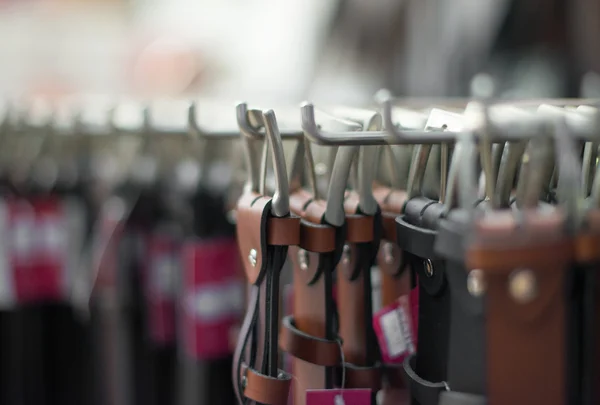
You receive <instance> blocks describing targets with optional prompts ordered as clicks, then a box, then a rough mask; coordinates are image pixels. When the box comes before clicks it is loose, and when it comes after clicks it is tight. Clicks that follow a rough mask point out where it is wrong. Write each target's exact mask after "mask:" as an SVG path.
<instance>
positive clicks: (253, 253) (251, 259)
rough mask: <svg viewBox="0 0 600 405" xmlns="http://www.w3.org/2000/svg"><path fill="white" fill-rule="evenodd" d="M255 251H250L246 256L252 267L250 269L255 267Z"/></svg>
mask: <svg viewBox="0 0 600 405" xmlns="http://www.w3.org/2000/svg"><path fill="white" fill-rule="evenodd" d="M256 255H257V252H256V249H250V254H249V255H248V261H249V262H250V264H251V265H252V267H254V266H256Z"/></svg>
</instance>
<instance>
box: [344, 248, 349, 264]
mask: <svg viewBox="0 0 600 405" xmlns="http://www.w3.org/2000/svg"><path fill="white" fill-rule="evenodd" d="M349 261H350V245H348V244H346V245H344V251H343V253H342V263H344V264H348V262H349Z"/></svg>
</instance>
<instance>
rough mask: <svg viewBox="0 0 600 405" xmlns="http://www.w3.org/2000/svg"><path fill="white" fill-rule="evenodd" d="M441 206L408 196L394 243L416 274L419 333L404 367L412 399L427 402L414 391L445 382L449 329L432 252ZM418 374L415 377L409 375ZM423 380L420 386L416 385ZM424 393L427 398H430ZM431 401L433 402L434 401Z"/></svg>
mask: <svg viewBox="0 0 600 405" xmlns="http://www.w3.org/2000/svg"><path fill="white" fill-rule="evenodd" d="M443 213H444V207H443V205H442V204H439V203H438V202H437V201H433V200H430V199H428V198H424V197H416V198H413V199H411V200H409V201H408V202H407V203H406V205H405V208H404V215H402V216H400V217H398V219H397V220H396V221H397V226H398V228H397V230H398V245H399V246H400V248H401V249H402V250H403V252H404V255H405V257H406V260H407V263H408V265H409V266H410V269H411V271H412V272H413V273H414V274H416V275H417V276H418V284H419V333H418V342H417V353H416V354H415V355H414V360H413V361H414V363H413V362H407V361H405V369H406V368H407V367H412V372H411V373H408V372H407V373H406V375H407V378H408V380H409V382H408V383H409V388H410V390H411V396H412V398H413V403H416V404H418V405H431V404H432V403H431V402H425V400H424V399H422V398H420V397H419V395H418V393H419V392H421V391H422V390H424V389H425V388H426V387H428V386H430V385H432V386H436V387H438V386H441V387H444V386H445V381H446V376H447V373H446V368H447V362H448V335H449V329H450V290H449V288H448V281H447V278H446V262H445V261H444V260H442V259H441V258H440V257H439V256H438V255H436V253H435V252H434V244H435V240H436V237H437V228H438V226H439V222H440V219H441V217H442V215H443ZM412 376H418V377H419V378H418V379H416V380H415V379H412V378H411V377H412ZM421 382H427V384H426V385H425V386H423V388H422V390H418V389H416V387H418V386H421V385H422V384H421ZM430 397H431V396H428V397H427V398H430ZM433 404H436V402H434V403H433Z"/></svg>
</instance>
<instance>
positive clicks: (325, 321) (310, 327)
mask: <svg viewBox="0 0 600 405" xmlns="http://www.w3.org/2000/svg"><path fill="white" fill-rule="evenodd" d="M290 208H291V210H292V212H294V213H295V214H296V215H299V216H300V217H301V218H302V220H301V223H300V243H299V246H297V247H291V248H290V249H289V258H290V261H291V262H292V268H293V272H294V273H293V287H294V305H293V308H294V309H293V315H292V316H289V317H285V318H284V319H283V322H282V325H281V326H282V328H281V334H280V341H279V345H280V347H281V349H282V350H283V351H285V352H286V353H289V354H290V355H291V356H292V370H293V371H292V372H293V374H294V375H295V376H296V377H297V379H296V384H295V387H294V403H295V404H296V405H303V404H305V403H306V390H307V389H325V388H333V386H334V371H335V366H337V365H339V363H340V347H339V345H340V343H339V340H338V337H337V319H336V318H335V304H334V300H333V270H334V268H335V264H336V263H337V262H338V260H339V258H340V256H341V252H342V248H343V241H344V235H345V231H346V228H345V227H340V228H336V227H333V226H330V225H328V224H326V223H325V221H324V213H325V208H326V204H325V202H324V201H321V200H313V196H312V194H310V193H308V192H306V191H304V190H298V191H296V192H294V193H293V194H292V195H291V196H290Z"/></svg>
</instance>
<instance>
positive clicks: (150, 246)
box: [142, 234, 179, 344]
mask: <svg viewBox="0 0 600 405" xmlns="http://www.w3.org/2000/svg"><path fill="white" fill-rule="evenodd" d="M145 245H146V246H145V248H146V249H145V251H146V255H145V265H144V269H143V273H142V279H143V281H144V290H145V296H146V302H147V305H148V326H149V333H150V339H152V341H153V342H155V343H158V344H169V343H172V342H173V341H174V340H175V294H176V288H175V287H176V284H175V283H176V279H177V272H178V263H177V259H178V257H177V255H178V253H179V252H178V249H177V244H176V243H175V241H173V240H172V238H170V237H169V235H166V234H159V235H151V236H149V237H148V238H146V244H145Z"/></svg>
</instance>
